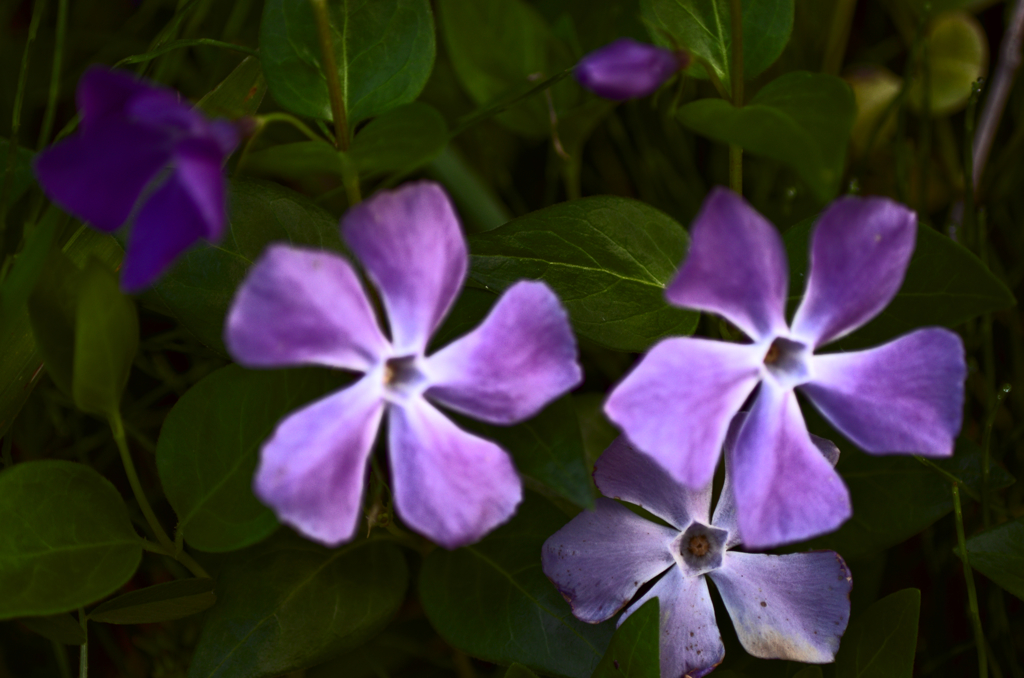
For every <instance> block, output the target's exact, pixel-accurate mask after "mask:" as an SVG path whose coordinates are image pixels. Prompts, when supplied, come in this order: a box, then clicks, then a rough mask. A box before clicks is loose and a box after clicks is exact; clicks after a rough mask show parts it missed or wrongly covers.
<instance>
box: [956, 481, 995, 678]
mask: <svg viewBox="0 0 1024 678" xmlns="http://www.w3.org/2000/svg"><path fill="white" fill-rule="evenodd" d="M953 512H954V513H955V514H956V541H957V545H958V547H959V549H960V559H961V560H962V561H963V563H964V579H965V580H966V582H967V605H968V607H969V608H970V612H971V625H972V626H973V627H974V643H975V645H977V646H978V678H988V655H987V654H986V653H985V634H984V632H982V630H981V615H980V614H978V594H977V592H976V591H975V590H974V571H973V570H972V569H971V561H970V559H968V557H967V540H966V539H965V538H964V514H963V511H962V510H961V509H960V490H959V488H958V484H957V483H953Z"/></svg>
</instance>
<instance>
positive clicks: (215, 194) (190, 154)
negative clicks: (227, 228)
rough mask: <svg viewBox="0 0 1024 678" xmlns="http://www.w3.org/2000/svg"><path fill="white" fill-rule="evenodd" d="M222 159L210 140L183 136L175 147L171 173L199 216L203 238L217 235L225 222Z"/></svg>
mask: <svg viewBox="0 0 1024 678" xmlns="http://www.w3.org/2000/svg"><path fill="white" fill-rule="evenodd" d="M223 160H224V154H223V153H222V152H221V149H220V147H219V146H218V145H217V142H215V141H214V140H212V139H185V140H184V141H182V142H181V143H179V144H178V145H177V147H175V149H174V176H175V178H176V179H177V180H178V181H179V182H180V183H181V185H182V186H184V187H185V190H186V192H187V194H188V197H189V199H190V201H191V202H192V205H193V208H194V209H195V211H196V212H197V213H198V214H199V216H200V218H201V219H202V223H203V226H204V229H203V237H204V238H208V239H210V240H217V239H219V238H220V236H221V233H222V232H223V230H224V224H225V222H226V221H227V209H226V206H225V204H224V203H225V198H224V196H225V186H224V183H225V182H224V171H223V170H222V169H221V166H220V165H221V162H223Z"/></svg>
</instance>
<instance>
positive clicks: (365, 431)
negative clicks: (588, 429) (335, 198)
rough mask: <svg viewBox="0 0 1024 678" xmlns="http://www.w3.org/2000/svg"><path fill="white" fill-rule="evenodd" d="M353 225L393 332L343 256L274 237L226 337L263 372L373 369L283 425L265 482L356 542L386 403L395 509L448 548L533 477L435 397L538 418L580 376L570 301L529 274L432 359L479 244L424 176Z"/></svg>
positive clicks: (496, 420) (346, 230) (499, 415)
mask: <svg viewBox="0 0 1024 678" xmlns="http://www.w3.org/2000/svg"><path fill="white" fill-rule="evenodd" d="M342 234H343V236H344V238H345V240H346V242H347V244H348V246H349V247H350V248H351V250H352V251H353V252H354V253H355V254H356V255H357V256H358V257H359V259H360V260H361V261H362V263H363V266H364V267H365V270H366V272H367V274H368V276H369V278H370V280H371V281H372V282H373V284H374V286H375V287H376V288H377V291H378V292H379V293H380V296H381V300H382V302H383V305H384V310H385V311H386V314H387V319H388V327H389V328H390V330H391V341H388V340H387V339H386V338H385V337H384V335H383V334H382V332H381V330H380V328H379V326H378V324H377V321H376V318H375V317H374V312H373V309H372V306H371V303H370V301H369V300H368V299H367V297H366V294H365V293H364V291H363V288H362V285H361V284H360V282H359V278H358V276H357V274H356V273H355V271H354V270H353V269H352V267H351V266H350V265H349V264H348V262H347V261H345V259H343V258H342V257H340V256H338V255H336V254H333V253H330V252H325V251H322V250H311V249H303V248H298V247H291V246H288V245H273V246H271V247H270V248H268V250H267V251H266V252H265V253H264V254H263V256H262V257H261V258H260V259H259V261H257V262H256V264H255V265H254V266H253V268H252V270H251V271H250V273H249V275H248V277H247V278H246V279H245V281H244V282H243V284H242V286H241V288H240V289H239V290H238V294H237V295H236V296H235V300H234V303H233V305H232V308H231V311H230V313H229V315H228V320H227V329H226V334H225V339H226V343H227V345H228V348H229V349H230V351H231V354H232V355H233V356H234V357H235V359H236V360H237V361H238V362H239V363H241V364H243V365H246V366H249V367H286V366H292V365H310V364H311V365H325V366H327V367H333V368H339V369H344V370H354V371H357V372H363V373H364V375H363V376H362V377H361V378H360V379H359V380H358V381H356V382H355V383H354V384H352V385H351V386H349V387H347V388H345V389H344V390H342V391H338V392H336V393H333V394H331V395H329V396H327V397H325V398H323V399H321V400H319V401H317V402H315V403H313V404H311V405H309V406H307V407H305V408H304V409H302V410H299V411H298V412H295V413H293V414H291V415H290V416H288V417H287V418H286V419H285V420H284V421H282V422H281V423H280V424H279V425H278V427H277V430H276V431H275V432H274V435H273V436H272V437H271V438H270V439H269V440H268V441H267V442H266V443H265V444H264V446H263V452H262V457H261V460H260V465H259V468H258V469H257V471H256V479H255V483H254V489H255V492H256V494H257V495H258V496H259V497H260V499H261V500H262V501H263V502H265V503H266V504H268V505H269V506H271V507H272V508H273V509H274V510H275V511H276V512H277V515H278V517H279V518H280V519H281V520H282V521H283V522H285V523H288V524H290V525H292V526H294V527H295V528H297V529H298V530H299V531H300V532H302V533H303V534H305V535H306V536H308V537H310V538H311V539H315V540H316V541H319V542H322V543H324V544H327V545H329V546H333V545H335V544H338V543H340V542H343V541H345V540H347V539H350V538H351V537H352V535H353V533H354V531H355V529H356V523H357V521H358V518H359V512H360V506H361V504H362V495H363V485H364V479H365V475H366V466H367V463H368V461H369V456H370V451H371V448H372V446H373V442H374V439H375V438H376V436H377V429H378V428H379V426H380V422H381V418H382V417H383V414H384V411H385V410H387V412H388V416H389V422H388V437H389V445H388V448H389V460H390V466H391V476H392V491H393V495H394V500H395V506H396V508H397V509H398V513H399V515H401V516H402V518H403V520H404V521H405V522H406V523H407V524H408V525H410V526H411V527H412V528H413V529H415V530H416V531H418V532H420V533H422V534H424V535H426V536H428V537H430V538H431V539H432V540H434V541H435V542H437V543H438V544H441V545H442V546H445V547H447V548H456V547H458V546H462V545H464V544H467V543H470V542H473V541H476V540H477V539H479V538H480V537H482V536H483V535H484V534H486V533H487V532H489V531H490V530H491V529H493V528H494V527H496V526H497V525H499V524H501V523H503V522H504V521H506V520H507V519H508V518H509V517H511V516H512V514H513V513H514V512H515V509H516V506H517V505H518V504H519V501H520V499H521V497H522V486H521V483H520V480H519V477H518V476H517V475H516V472H515V469H514V468H513V466H512V462H511V460H510V459H509V456H508V454H507V453H506V452H505V451H504V450H502V449H501V448H500V447H498V446H497V445H495V444H494V443H492V442H489V441H487V440H484V439H482V438H478V437H477V436H475V435H471V434H469V433H467V432H465V431H463V430H461V429H460V428H458V427H457V426H456V425H455V424H454V423H452V421H451V420H449V419H448V417H446V416H445V415H444V414H442V413H441V412H440V411H439V410H437V409H436V408H435V407H434V406H433V405H432V404H431V403H430V402H429V401H428V399H429V400H430V401H433V402H436V403H438V404H440V405H443V406H445V407H448V408H450V409H452V410H455V411H457V412H461V413H463V414H467V415H470V416H473V417H475V418H477V419H482V420H484V421H487V422H490V423H493V424H512V423H515V422H518V421H522V420H524V419H527V418H528V417H531V416H533V415H534V414H536V413H537V412H538V411H540V409H541V408H543V407H544V405H545V404H547V403H548V402H549V401H551V400H552V399H554V398H556V397H558V396H560V395H562V394H563V393H565V392H566V391H568V390H569V389H571V388H572V387H574V386H575V385H576V384H578V383H579V381H580V379H581V376H582V375H581V371H580V368H579V365H578V364H577V363H576V341H575V338H574V337H573V334H572V330H571V328H570V327H569V322H568V318H567V316H566V313H565V310H564V309H563V308H562V306H561V304H560V302H559V301H558V297H556V296H555V294H554V293H553V292H552V291H551V290H550V289H549V288H548V287H547V286H546V285H544V284H543V283H539V282H520V283H517V284H515V285H513V286H512V287H510V288H509V289H508V290H507V291H506V292H505V293H504V294H503V295H502V296H501V298H500V299H499V300H498V302H497V304H496V305H495V306H494V308H493V309H492V310H491V313H490V315H488V317H487V318H486V319H485V320H484V322H483V323H482V324H481V325H480V326H479V327H478V328H476V329H475V330H473V331H472V332H470V333H469V334H467V335H465V336H464V337H462V338H460V339H458V340H456V341H454V342H453V343H451V344H449V345H448V346H446V347H445V348H443V349H441V350H440V351H438V352H436V353H434V354H433V355H431V356H427V355H426V349H427V342H428V340H429V339H430V335H431V334H432V333H433V332H434V330H436V329H437V327H438V325H439V324H440V322H441V320H442V319H443V318H444V316H445V314H446V313H447V312H448V309H449V308H450V306H451V304H452V302H453V301H454V299H455V297H456V295H457V294H458V292H459V289H460V288H461V287H462V282H463V280H464V279H465V277H466V266H467V261H468V257H467V253H466V242H465V239H464V238H463V237H462V233H461V232H460V230H459V223H458V219H457V218H456V216H455V213H454V211H453V210H452V206H451V203H450V202H449V200H448V197H447V196H446V195H445V193H444V191H443V190H442V189H441V187H440V186H438V185H437V184H433V183H430V182H419V183H413V184H408V185H406V186H404V187H402V188H399V189H397V190H394V191H384V192H381V193H378V194H377V195H376V196H375V197H374V198H372V199H371V200H368V201H366V202H364V203H362V204H360V205H358V206H356V207H354V208H352V209H350V210H349V211H348V213H347V214H346V215H345V217H344V219H343V221H342Z"/></svg>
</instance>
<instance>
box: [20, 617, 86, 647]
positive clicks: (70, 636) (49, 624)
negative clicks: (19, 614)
mask: <svg viewBox="0 0 1024 678" xmlns="http://www.w3.org/2000/svg"><path fill="white" fill-rule="evenodd" d="M17 621H18V622H20V623H21V624H24V625H25V626H26V627H27V628H28V629H29V630H30V631H32V632H34V633H38V634H39V635H41V636H42V637H44V638H49V639H50V640H55V641H57V642H58V643H61V644H62V645H82V644H83V643H85V631H83V630H82V625H81V624H79V623H78V620H77V619H75V618H74V617H72V616H71V615H70V614H68V613H67V612H62V613H61V614H54V615H50V616H48V617H24V618H22V619H19V620H17Z"/></svg>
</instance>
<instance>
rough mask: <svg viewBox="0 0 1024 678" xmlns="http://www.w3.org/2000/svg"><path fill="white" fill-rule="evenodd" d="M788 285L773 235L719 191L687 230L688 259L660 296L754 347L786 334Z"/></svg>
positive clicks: (747, 209)
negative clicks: (740, 334) (717, 319)
mask: <svg viewBox="0 0 1024 678" xmlns="http://www.w3.org/2000/svg"><path fill="white" fill-rule="evenodd" d="M788 285H789V268H788V267H787V264H786V251H785V249H784V248H783V246H782V238H781V237H779V233H778V231H776V230H775V227H774V226H772V225H771V224H770V223H768V221H766V220H765V218H764V217H762V216H761V215H760V214H758V213H757V211H756V210H754V208H753V207H751V206H750V205H748V204H747V203H746V201H745V200H743V198H741V197H740V196H738V195H736V194H735V193H733V192H732V191H730V190H728V189H726V188H721V187H719V188H715V189H714V190H712V191H711V194H710V195H709V196H708V197H707V199H706V200H705V201H704V206H703V207H702V208H701V211H700V214H698V215H697V218H696V219H694V221H693V225H692V226H691V227H690V253H689V254H688V255H687V256H686V260H685V261H684V262H683V266H682V268H680V269H679V273H677V274H676V277H675V279H674V280H673V281H672V282H671V283H670V284H669V286H668V288H667V289H666V290H665V296H667V297H668V300H669V301H671V302H672V303H673V304H676V305H678V306H685V307H688V308H696V309H700V310H702V311H710V312H711V313H717V314H719V315H721V316H724V317H725V318H726V319H727V320H728V321H729V322H731V323H733V324H734V325H736V326H737V327H738V328H740V329H741V330H743V331H744V332H745V333H746V334H747V336H749V337H751V338H752V339H754V340H755V341H757V340H760V339H763V338H765V337H768V336H774V335H777V334H780V333H783V332H785V331H786V319H785V316H784V315H783V313H784V312H785V308H786V289H787V287H788Z"/></svg>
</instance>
